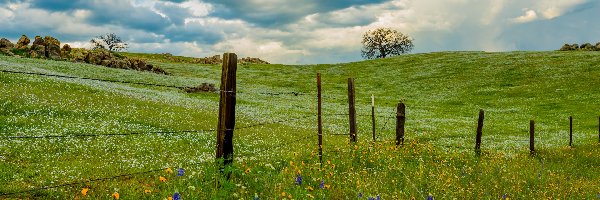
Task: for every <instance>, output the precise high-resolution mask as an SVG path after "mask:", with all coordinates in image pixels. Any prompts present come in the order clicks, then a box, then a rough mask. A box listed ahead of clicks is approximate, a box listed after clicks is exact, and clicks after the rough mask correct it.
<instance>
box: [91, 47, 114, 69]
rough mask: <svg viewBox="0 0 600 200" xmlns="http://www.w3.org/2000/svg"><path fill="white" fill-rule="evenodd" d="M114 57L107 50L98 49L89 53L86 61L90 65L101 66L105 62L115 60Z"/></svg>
mask: <svg viewBox="0 0 600 200" xmlns="http://www.w3.org/2000/svg"><path fill="white" fill-rule="evenodd" d="M113 59H114V56H113V55H112V54H111V53H110V52H109V51H107V50H104V49H97V50H93V51H89V52H87V54H86V56H85V59H84V61H85V62H86V63H89V64H94V65H101V63H102V61H103V60H113Z"/></svg>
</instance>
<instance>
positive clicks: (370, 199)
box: [367, 197, 375, 200]
mask: <svg viewBox="0 0 600 200" xmlns="http://www.w3.org/2000/svg"><path fill="white" fill-rule="evenodd" d="M367 199H368V200H375V198H373V197H369V198H367Z"/></svg>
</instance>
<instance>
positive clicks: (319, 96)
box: [317, 73, 323, 165]
mask: <svg viewBox="0 0 600 200" xmlns="http://www.w3.org/2000/svg"><path fill="white" fill-rule="evenodd" d="M317 99H318V100H317V102H318V106H317V118H318V119H317V121H318V122H317V123H318V127H319V128H318V130H319V133H318V134H319V163H321V165H323V120H322V119H321V103H322V100H321V73H317Z"/></svg>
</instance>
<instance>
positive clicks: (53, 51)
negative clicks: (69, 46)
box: [44, 36, 61, 60]
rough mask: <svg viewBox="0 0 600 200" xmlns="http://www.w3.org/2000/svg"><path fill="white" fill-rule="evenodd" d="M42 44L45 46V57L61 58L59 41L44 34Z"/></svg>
mask: <svg viewBox="0 0 600 200" xmlns="http://www.w3.org/2000/svg"><path fill="white" fill-rule="evenodd" d="M44 44H45V45H44V46H45V47H46V52H45V55H46V57H47V58H50V59H53V60H60V59H61V52H60V41H58V40H57V39H56V38H53V37H50V36H46V37H44Z"/></svg>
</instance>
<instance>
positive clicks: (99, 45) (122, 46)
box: [90, 33, 127, 51]
mask: <svg viewBox="0 0 600 200" xmlns="http://www.w3.org/2000/svg"><path fill="white" fill-rule="evenodd" d="M90 42H91V43H92V45H94V47H93V49H106V50H109V51H124V50H126V49H127V43H125V42H123V40H121V38H120V37H119V36H117V35H116V34H114V33H107V34H104V35H100V36H98V37H95V38H93V39H92V40H90Z"/></svg>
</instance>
